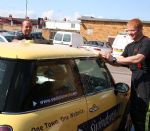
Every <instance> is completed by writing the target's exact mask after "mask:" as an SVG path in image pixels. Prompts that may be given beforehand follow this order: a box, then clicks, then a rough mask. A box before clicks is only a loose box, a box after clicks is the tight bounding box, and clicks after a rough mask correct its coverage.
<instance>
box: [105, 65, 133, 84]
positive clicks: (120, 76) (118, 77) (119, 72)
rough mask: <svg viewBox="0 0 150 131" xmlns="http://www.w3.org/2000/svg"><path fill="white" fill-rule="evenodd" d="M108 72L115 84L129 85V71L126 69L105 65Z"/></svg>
mask: <svg viewBox="0 0 150 131" xmlns="http://www.w3.org/2000/svg"><path fill="white" fill-rule="evenodd" d="M106 65H107V67H108V69H109V71H110V72H111V74H112V76H113V78H114V79H115V82H116V83H117V82H123V83H126V84H128V85H129V86H130V85H131V71H130V70H129V69H128V68H126V67H116V66H112V65H110V64H106Z"/></svg>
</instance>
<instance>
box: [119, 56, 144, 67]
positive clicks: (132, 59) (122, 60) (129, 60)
mask: <svg viewBox="0 0 150 131" xmlns="http://www.w3.org/2000/svg"><path fill="white" fill-rule="evenodd" d="M144 59H145V56H144V55H143V54H137V55H134V56H129V57H123V56H119V57H118V58H117V63H119V64H124V65H129V64H137V63H140V62H142V61H143V60H144Z"/></svg>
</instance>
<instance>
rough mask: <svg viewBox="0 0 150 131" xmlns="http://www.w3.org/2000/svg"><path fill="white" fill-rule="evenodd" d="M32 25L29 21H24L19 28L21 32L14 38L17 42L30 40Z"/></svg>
mask: <svg viewBox="0 0 150 131" xmlns="http://www.w3.org/2000/svg"><path fill="white" fill-rule="evenodd" d="M31 32H32V23H31V21H30V20H28V19H27V20H24V21H23V22H22V26H21V32H20V33H19V34H18V35H17V36H16V37H15V39H17V40H23V39H25V40H32V36H31Z"/></svg>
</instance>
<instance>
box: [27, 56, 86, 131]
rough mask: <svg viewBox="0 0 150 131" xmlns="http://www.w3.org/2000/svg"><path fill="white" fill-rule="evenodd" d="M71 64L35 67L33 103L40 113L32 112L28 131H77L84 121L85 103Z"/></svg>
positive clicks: (50, 64)
mask: <svg viewBox="0 0 150 131" xmlns="http://www.w3.org/2000/svg"><path fill="white" fill-rule="evenodd" d="M72 63H73V61H72V60H71V59H67V60H64V59H63V60H61V59H59V60H51V61H50V62H40V63H38V64H37V71H36V87H35V88H37V89H34V101H33V102H34V108H35V109H40V110H41V111H37V112H35V114H36V115H35V116H34V117H35V120H36V121H33V122H31V124H32V128H31V129H30V130H31V131H37V130H38V129H42V130H44V131H77V127H78V125H80V124H81V123H83V122H85V121H87V105H86V99H85V97H84V96H83V94H82V90H81V87H80V86H81V85H80V83H79V82H78V78H77V77H78V76H77V75H76V74H75V72H74V68H73V67H72ZM36 117H37V118H36ZM28 123H30V122H28Z"/></svg>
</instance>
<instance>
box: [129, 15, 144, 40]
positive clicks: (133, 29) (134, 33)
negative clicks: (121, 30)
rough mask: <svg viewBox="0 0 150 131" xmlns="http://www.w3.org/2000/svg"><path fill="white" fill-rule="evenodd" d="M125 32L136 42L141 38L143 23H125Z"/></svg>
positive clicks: (136, 21)
mask: <svg viewBox="0 0 150 131" xmlns="http://www.w3.org/2000/svg"><path fill="white" fill-rule="evenodd" d="M127 32H128V34H129V36H130V37H131V39H133V40H134V41H138V40H139V39H140V38H141V37H142V36H143V23H142V21H141V20H139V19H136V18H135V19H132V20H130V21H129V22H128V23H127Z"/></svg>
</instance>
